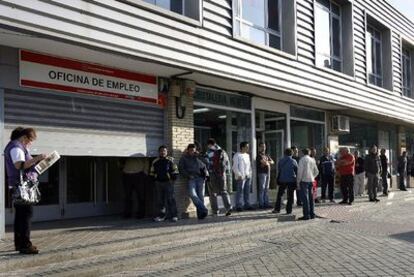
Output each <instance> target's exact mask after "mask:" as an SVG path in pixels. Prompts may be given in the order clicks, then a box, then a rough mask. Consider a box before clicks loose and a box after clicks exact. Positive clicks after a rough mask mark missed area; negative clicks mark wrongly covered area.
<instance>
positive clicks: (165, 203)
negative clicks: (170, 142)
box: [150, 145, 178, 222]
mask: <svg viewBox="0 0 414 277" xmlns="http://www.w3.org/2000/svg"><path fill="white" fill-rule="evenodd" d="M158 152H159V157H158V158H156V159H155V160H154V161H153V162H152V165H151V170H150V175H151V176H152V177H154V179H155V186H156V192H157V196H158V205H159V215H158V216H157V217H156V218H154V221H157V222H160V221H164V220H165V219H170V220H171V221H173V222H176V221H177V220H178V217H177V205H176V203H175V198H174V181H175V180H176V179H177V176H178V168H177V165H176V164H175V163H174V159H173V158H172V157H168V156H167V153H168V150H167V147H166V146H164V145H162V146H160V147H159V148H158ZM164 210H165V212H164Z"/></svg>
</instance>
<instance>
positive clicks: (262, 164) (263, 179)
mask: <svg viewBox="0 0 414 277" xmlns="http://www.w3.org/2000/svg"><path fill="white" fill-rule="evenodd" d="M274 163H275V162H274V161H273V160H272V158H270V156H269V155H267V154H266V144H265V143H264V142H261V143H259V153H258V154H257V161H256V165H257V177H258V181H259V208H260V209H268V208H271V206H270V204H269V195H268V192H269V184H270V168H271V166H272V165H273V164H274Z"/></svg>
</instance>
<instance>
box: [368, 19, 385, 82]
mask: <svg viewBox="0 0 414 277" xmlns="http://www.w3.org/2000/svg"><path fill="white" fill-rule="evenodd" d="M367 70H368V81H369V83H371V84H373V85H376V86H380V87H382V86H383V77H382V41H381V32H379V31H378V30H376V29H375V28H374V27H372V26H368V28H367Z"/></svg>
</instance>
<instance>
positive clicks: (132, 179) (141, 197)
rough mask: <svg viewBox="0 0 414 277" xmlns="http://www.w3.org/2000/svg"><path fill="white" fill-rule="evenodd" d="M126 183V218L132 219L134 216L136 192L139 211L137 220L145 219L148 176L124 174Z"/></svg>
mask: <svg viewBox="0 0 414 277" xmlns="http://www.w3.org/2000/svg"><path fill="white" fill-rule="evenodd" d="M122 177H123V183H124V204H125V208H124V216H125V217H130V216H131V214H132V212H133V211H132V207H133V200H132V199H133V195H134V191H135V195H136V200H137V204H138V210H137V212H136V217H137V218H144V217H145V206H146V194H147V193H146V184H147V181H148V175H147V174H145V173H144V172H139V173H133V174H127V173H124V174H123V176H122Z"/></svg>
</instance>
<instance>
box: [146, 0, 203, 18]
mask: <svg viewBox="0 0 414 277" xmlns="http://www.w3.org/2000/svg"><path fill="white" fill-rule="evenodd" d="M144 2H147V3H150V4H154V5H156V6H159V7H161V8H163V9H166V10H169V11H172V12H175V13H178V14H181V15H184V16H187V17H190V18H192V19H195V20H199V19H200V0H144Z"/></svg>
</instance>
